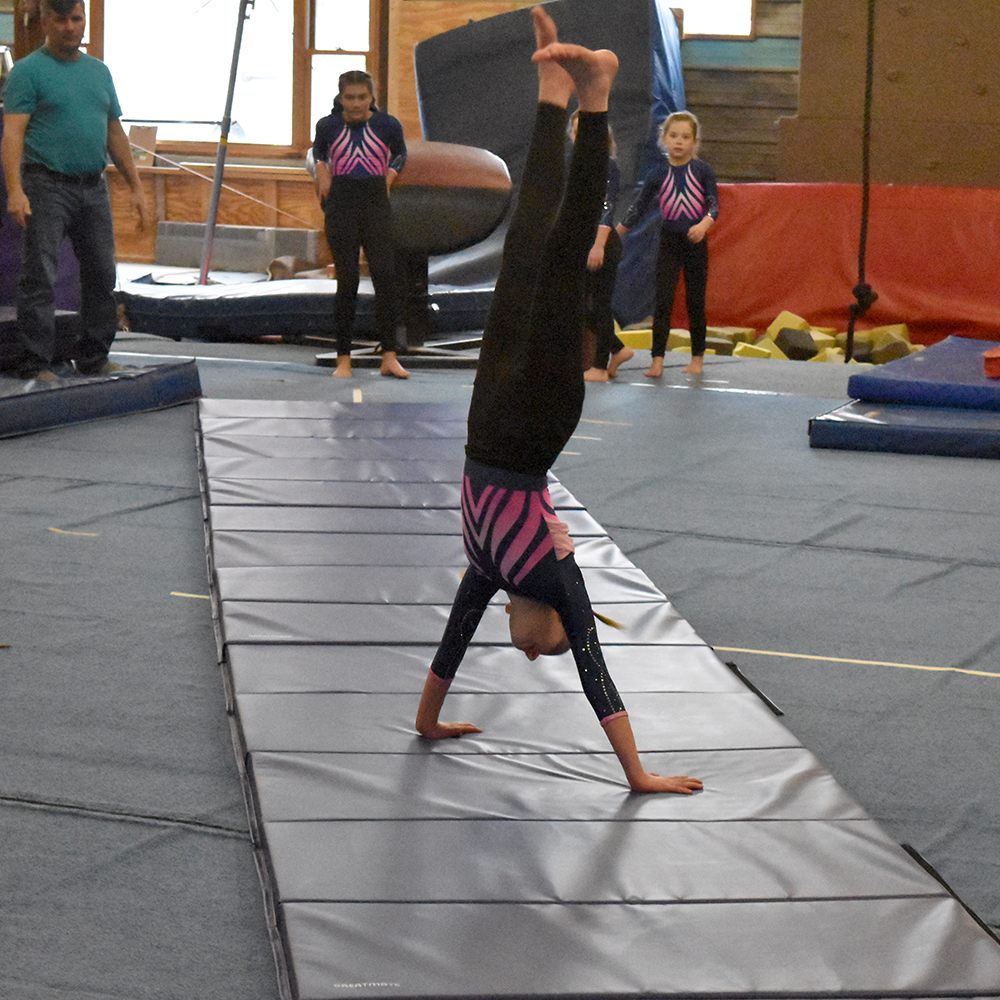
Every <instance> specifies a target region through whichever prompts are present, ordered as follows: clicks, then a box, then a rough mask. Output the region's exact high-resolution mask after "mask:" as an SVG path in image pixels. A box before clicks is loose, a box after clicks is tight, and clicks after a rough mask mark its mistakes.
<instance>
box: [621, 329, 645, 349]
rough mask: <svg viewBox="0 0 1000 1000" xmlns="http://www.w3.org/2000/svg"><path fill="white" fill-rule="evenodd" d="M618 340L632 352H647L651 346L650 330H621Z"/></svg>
mask: <svg viewBox="0 0 1000 1000" xmlns="http://www.w3.org/2000/svg"><path fill="white" fill-rule="evenodd" d="M618 338H619V340H621V342H622V343H623V344H624V345H625V346H626V347H631V348H632V350H634V351H648V350H649V349H650V348H651V347H652V346H653V331H652V330H622V332H621V333H619V334H618Z"/></svg>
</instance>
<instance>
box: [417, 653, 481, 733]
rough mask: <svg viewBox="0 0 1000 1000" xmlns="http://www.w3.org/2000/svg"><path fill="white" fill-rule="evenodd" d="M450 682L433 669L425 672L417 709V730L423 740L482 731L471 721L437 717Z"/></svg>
mask: <svg viewBox="0 0 1000 1000" xmlns="http://www.w3.org/2000/svg"><path fill="white" fill-rule="evenodd" d="M450 684H451V681H446V680H442V679H441V678H440V677H438V676H437V675H436V674H435V673H434V671H433V670H429V671H428V672H427V680H426V681H425V683H424V693H423V694H422V695H421V696H420V707H419V708H418V709H417V732H418V733H420V735H421V736H423V738H424V739H425V740H448V739H451V738H452V737H454V736H465V735H466V734H468V733H481V732H482V730H481V729H480V728H479V727H478V726H474V725H473V724H472V723H471V722H441V721H440V720H439V719H438V713H439V712H440V711H441V706H442V705H443V704H444V699H445V695H446V694H447V693H448V687H449V685H450Z"/></svg>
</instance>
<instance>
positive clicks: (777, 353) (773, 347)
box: [754, 337, 788, 361]
mask: <svg viewBox="0 0 1000 1000" xmlns="http://www.w3.org/2000/svg"><path fill="white" fill-rule="evenodd" d="M754 347H763V348H764V349H765V350H766V351H767V352H768V354H770V356H771V357H772V358H773V359H774V360H775V361H787V360H788V355H787V354H785V352H784V351H783V350H782V349H781V348H780V347H778V345H777V344H776V343H775V342H774V341H773V340H771V338H770V337H761V338H760V340H758V341H757V343H756V344H754Z"/></svg>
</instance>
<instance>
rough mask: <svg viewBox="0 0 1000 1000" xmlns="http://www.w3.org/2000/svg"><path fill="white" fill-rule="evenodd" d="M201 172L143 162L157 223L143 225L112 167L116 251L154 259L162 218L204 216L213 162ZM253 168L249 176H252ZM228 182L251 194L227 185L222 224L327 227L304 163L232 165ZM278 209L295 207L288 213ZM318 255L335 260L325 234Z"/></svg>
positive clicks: (200, 219)
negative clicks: (301, 166) (300, 165)
mask: <svg viewBox="0 0 1000 1000" xmlns="http://www.w3.org/2000/svg"><path fill="white" fill-rule="evenodd" d="M203 169H204V173H203V174H201V175H200V176H198V175H195V174H192V173H188V172H186V171H182V170H173V169H167V168H162V167H153V168H143V167H140V168H139V174H140V176H141V178H142V183H143V187H144V189H145V191H146V200H147V202H148V204H149V207H150V211H151V213H152V215H153V223H152V224H151V225H150V226H149V227H148V228H147V229H146V230H144V231H142V232H140V231H138V230H137V228H136V223H135V217H134V216H133V215H132V213H131V210H130V208H129V190H128V186H127V185H126V183H125V181H124V180H123V179H122V178H121V177H120V176H119V174H118V172H117V171H116V170H113V169H109V170H108V186H109V189H110V191H111V210H112V216H113V218H114V223H115V253H116V255H117V258H118V260H122V261H133V262H136V263H153V261H154V260H155V259H156V223H157V222H205V220H206V219H207V218H208V208H209V203H210V200H211V195H212V182H211V175H210V170H211V167H210V166H209V167H204V168H203ZM248 174H249V176H248ZM225 183H226V185H227V186H228V187H232V188H234V189H236V190H237V191H242V192H244V193H245V194H247V195H250V196H251V198H254V199H256V200H255V201H251V200H250V199H249V198H243V197H241V196H240V195H239V194H236V193H235V191H227V190H225V189H223V191H222V193H221V195H220V197H219V217H218V224H219V225H227V226H279V227H282V228H286V229H318V230H320V231H322V230H323V212H322V210H321V209H320V207H319V202H318V201H317V199H316V194H315V190H314V188H313V181H312V178H311V177H310V176H309V174H308V173H307V172H306V171H305V169H301V170H300V169H294V168H288V167H276V168H274V169H273V171H272V170H268V169H267V168H260V167H253V168H250V167H243V168H241V167H238V166H237V167H233V168H232V170H231V171H230V170H228V169H227V170H226V175H225ZM278 209H282V210H284V212H288V213H290V215H285V214H283V213H282V212H280V211H278ZM319 251H320V253H319V260H318V261H317V263H319V264H321V265H324V266H325V265H326V264H329V263H330V254H329V249H328V248H327V246H326V240H325V239H322V238H321V239H320V240H319Z"/></svg>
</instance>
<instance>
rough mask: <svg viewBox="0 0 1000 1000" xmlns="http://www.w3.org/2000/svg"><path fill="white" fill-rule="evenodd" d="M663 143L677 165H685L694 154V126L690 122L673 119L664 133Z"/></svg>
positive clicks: (672, 161) (671, 159)
mask: <svg viewBox="0 0 1000 1000" xmlns="http://www.w3.org/2000/svg"><path fill="white" fill-rule="evenodd" d="M663 145H664V146H666V147H667V155H668V156H669V157H670V162H671V163H672V164H673V165H674V166H675V167H680V166H683V165H684V164H685V163H687V162H688V160H690V159H691V158H692V157H693V156H694V128H693V127H692V125H691V123H690V122H686V121H672V122H671V123H670V125H669V126H668V127H667V130H666V131H665V132H664V133H663Z"/></svg>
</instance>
